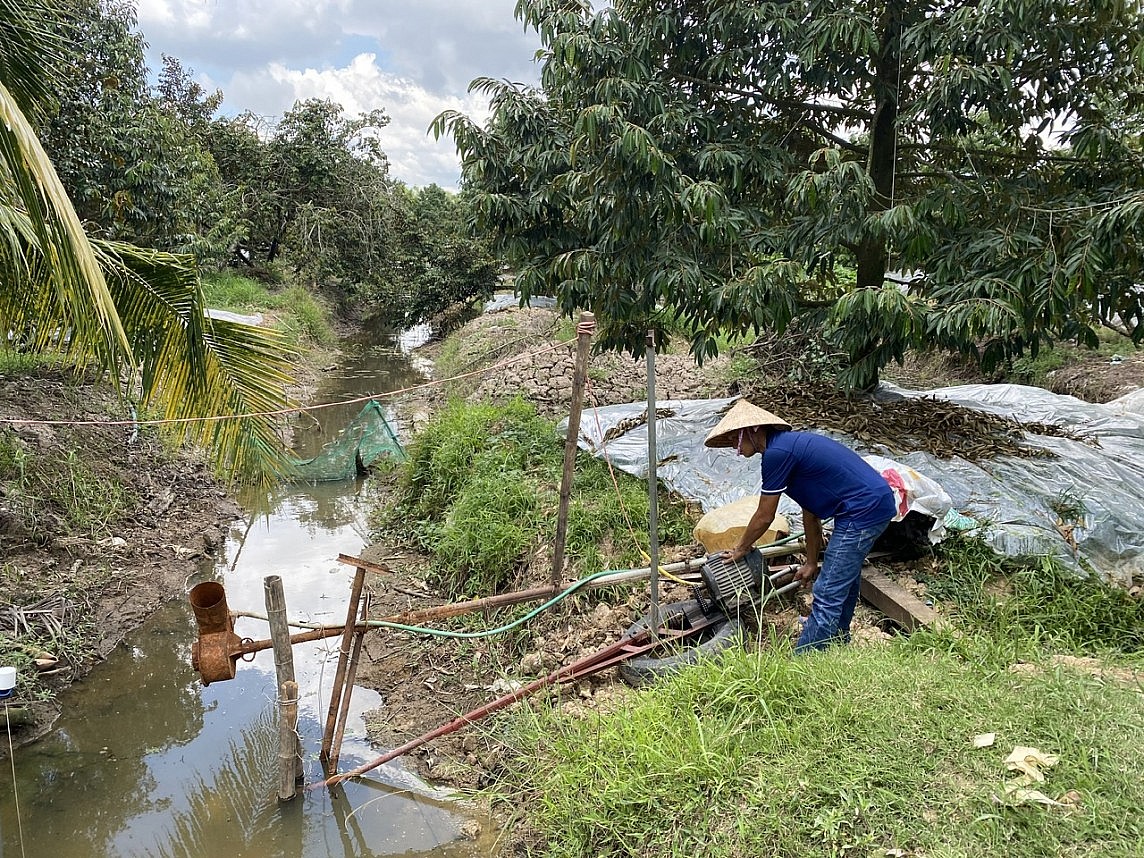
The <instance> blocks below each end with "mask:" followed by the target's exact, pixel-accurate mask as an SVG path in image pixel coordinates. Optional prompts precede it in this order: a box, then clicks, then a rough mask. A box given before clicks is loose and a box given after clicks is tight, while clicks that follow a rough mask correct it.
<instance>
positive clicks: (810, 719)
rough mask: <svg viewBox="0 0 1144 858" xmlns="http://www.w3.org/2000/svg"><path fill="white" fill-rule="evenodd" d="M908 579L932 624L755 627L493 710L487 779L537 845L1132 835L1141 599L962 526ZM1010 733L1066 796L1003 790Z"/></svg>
mask: <svg viewBox="0 0 1144 858" xmlns="http://www.w3.org/2000/svg"><path fill="white" fill-rule="evenodd" d="M928 585H929V592H930V594H931V595H933V596H935V597H937V598H938V599H939V600H940V601H941V603H942V604H941V607H942V609H943V611H944V612H945V613H946V615H947V616H950V617H951V623H952V625H951V626H949V627H947V628H946V629H945V630H941V631H934V632H928V631H927V632H917V633H915V634H914V635H913V636H912V637H909V638H895V639H893V640H892V641H891V642H889V643H888V644H887V645H885V646H876V647H857V646H852V647H835V648H832V649H831V650H828V651H826V652H823V653H815V654H812V655H800V656H794V655H793V654H792V653H791V651H790V646H789V643H787V642H786V641H785V640H783V641H780V642H778V643H776V642H775V641H773V640H772V641H771V643H770V647H769V648H767V647H764V648H762V649H759V650H756V651H750V652H748V651H744V650H740V649H734V650H731V651H729V652H728V653H726V654H724V655H723V656H722V657H721V658H719V659H717V660H714V661H709V662H706V663H704V664H701V665H700V666H699V667H697V668H695V669H690V670H686V671H683V672H681V673H679V674H677V675H675V676H672V677H669V678H667V679H665V680H663V681H661V682H660V683H658V684H656V685H654V686H652V687H651V688H649V689H647V690H645V691H642V692H639V693H635V692H632V693H629V694H626V695H623V696H621V697H619V698H613V699H612V702H611V703H605V704H604V705H603V706H601V708H600V709H599V710H597V711H595V712H590V713H589V714H586V715H585V714H583V713H582V712H581V714H579V715H574V714H569V713H568V712H566V711H565V710H563V709H560V708H555V707H551V706H547V705H546V704H544V703H543V702H540V703H537V704H535V708H533V709H526V710H523V711H521V712H519V713H517V714H516V715H515V716H513V717H512V719H511V720H510V721H507V723H506V721H505V720H504V719H502V721H501V722H500V723H499V724H498V726H497V729H498V731H499V733H498V735H500V736H501V737H502V738H503V740H504V741H506V742H507V744H508V746H509V747H510V749H511V751H510V754H509V756H508V757H507V759H506V762H505V765H504V768H503V769H502V771H501V772H500V773H499V775H498V777H499V781H498V783H497V784H496V785H495V787H494V788H493V790H494V791H495V792H494V795H495V796H498V797H499V799H500V801H501V802H502V803H503V804H504V807H505V808H506V811H507V812H511V813H514V814H515V817H516V818H515V820H514V825H515V826H517V827H518V828H520V829H521V830H523V831H525V832H527V837H526V839H527V840H528V842H531V843H533V844H535V847H534V848H533V849H532V854H537V855H545V856H553V858H555V856H576V855H599V856H637V855H639V856H642V855H656V856H691V855H705V856H728V858H730V856H745V855H778V856H787V855H791V856H794V855H797V856H800V858H850V856H862V858H868V856H885V855H910V856H922V855H924V856H927V858H971V856H972V858H977V856H985V857H986V858H990V856H996V858H1010V856H1012V858H1040V856H1046V855H1053V856H1057V855H1067V856H1093V858H1096V856H1101V858H1104V856H1111V858H1129V856H1135V858H1139V856H1142V855H1144V848H1142V847H1141V843H1144V822H1142V821H1141V818H1140V815H1139V807H1140V805H1141V802H1142V801H1144V754H1141V753H1139V748H1140V746H1141V744H1142V743H1144V685H1142V680H1141V677H1144V603H1142V602H1141V601H1140V600H1139V599H1132V598H1130V597H1129V596H1128V595H1127V594H1125V593H1124V592H1122V591H1120V590H1116V589H1113V588H1109V587H1107V586H1104V585H1102V584H1099V583H1097V582H1095V581H1093V580H1084V581H1078V580H1077V578H1076V576H1075V575H1074V574H1073V573H1071V572H1070V571H1069V570H1066V569H1064V568H1062V567H1061V566H1060V565H1059V564H1057V563H1054V562H1050V561H1047V560H1043V559H1014V558H1005V557H1001V556H999V555H997V554H995V553H993V552H992V551H991V550H990V549H989V547H988V546H987V545H986V544H985V543H984V542H982V541H981V540H978V539H972V538H964V537H960V538H954V539H951V540H948V541H947V542H946V543H943V545H942V547H941V550H940V552H939V556H938V562H937V564H936V567H935V570H934V571H933V572H932V574H931V575H930V576H929V578H928ZM1062 654H1071V655H1078V656H1086V657H1088V660H1086V661H1084V662H1079V661H1075V660H1074V661H1072V662H1070V661H1067V660H1063V661H1062V660H1061V658H1060V656H1061V655H1062ZM1018 661H1021V662H1024V663H1025V664H1023V665H1022V667H1021V669H1014V667H1013V666H1014V664H1015V663H1016V662H1018ZM981 733H995V734H996V736H997V739H996V744H995V745H994V746H992V747H988V748H980V749H979V748H974V747H973V745H972V741H971V740H972V737H973V736H975V735H977V734H981ZM1016 746H1026V747H1034V748H1038V749H1040V750H1041V751H1044V752H1045V753H1048V754H1052V755H1055V756H1057V757H1059V760H1060V762H1059V763H1058V765H1056V766H1055V767H1053V768H1051V769H1050V770H1049V771H1048V772H1047V777H1046V781H1045V783H1044V784H1039V785H1034V786H1035V787H1036V788H1037V789H1039V790H1040V792H1042V793H1044V794H1045V795H1047V796H1048V797H1050V798H1053V799H1060V798H1062V797H1065V796H1066V794H1069V793H1070V792H1072V793H1075V795H1077V796H1079V803H1077V804H1076V805H1075V806H1074V807H1067V808H1066V807H1045V806H1041V805H1037V804H1031V803H1020V802H1017V801H1015V800H1013V799H1012V798H1010V797H1008V796H1007V795H1006V791H1005V788H1006V785H1007V784H1009V783H1010V782H1011V781H1012V775H1011V774H1010V773H1009V772H1008V771H1007V769H1006V767H1005V765H1004V762H1003V761H1004V758H1005V757H1006V756H1007V755H1008V754H1009V753H1010V752H1011V751H1012V750H1013V748H1014V747H1016ZM894 850H900V851H897V852H895V851H894Z"/></svg>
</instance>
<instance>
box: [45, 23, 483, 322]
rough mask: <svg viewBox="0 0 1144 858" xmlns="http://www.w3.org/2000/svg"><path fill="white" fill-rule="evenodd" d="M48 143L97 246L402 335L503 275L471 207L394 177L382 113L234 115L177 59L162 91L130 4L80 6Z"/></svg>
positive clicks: (168, 65)
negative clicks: (379, 320)
mask: <svg viewBox="0 0 1144 858" xmlns="http://www.w3.org/2000/svg"><path fill="white" fill-rule="evenodd" d="M66 6H67V7H68V11H69V13H70V14H69V15H68V16H67V17H66V18H64V19H62V20H60V21H57V22H55V23H54V24H53V26H55V27H59V28H63V29H64V30H66V31H67V32H66V33H65V34H64V35H65V36H66V38H63V39H61V40H60V41H59V44H64V45H68V46H70V47H69V48H68V49H66V50H67V51H70V53H68V54H67V55H66V56H61V57H55V58H52V59H53V62H58V63H62V64H64V65H65V66H66V67H67V73H66V74H64V75H60V76H57V77H56V78H55V80H56V81H57V83H55V85H54V91H53V92H52V94H51V95H52V98H51V99H50V101H51V103H52V108H51V109H50V110H48V111H46V112H45V114H44V116H43V117H42V118H41V119H40V121H39V123H38V125H37V131H38V132H39V137H40V139H41V141H42V142H43V145H44V148H45V150H46V151H47V153H48V155H49V157H50V158H51V160H52V162H53V164H54V165H55V168H56V171H57V173H58V174H59V176H60V179H61V181H62V182H63V185H64V187H65V189H66V190H67V192H68V194H69V196H70V197H71V199H72V201H73V203H74V205H75V208H76V211H77V213H78V214H79V216H80V218H81V220H82V221H83V223H84V225H85V228H86V229H87V231H88V233H89V234H90V235H92V236H93V237H97V238H101V239H108V240H114V241H121V242H129V243H131V244H133V245H136V246H139V247H144V248H152V249H155V250H159V251H167V252H174V253H179V254H190V255H191V256H193V257H194V259H195V260H196V262H197V264H198V266H199V268H200V270H203V271H209V270H212V269H218V268H222V267H226V266H234V267H237V268H240V269H243V270H245V271H247V272H249V273H251V274H254V275H256V276H261V277H266V278H272V279H273V278H280V277H282V276H288V277H290V278H292V279H295V280H298V281H301V282H302V283H304V284H306V285H308V286H310V287H312V288H314V289H315V290H317V291H320V292H323V293H325V294H326V295H327V297H330V298H332V299H334V300H335V301H336V302H337V303H339V304H340V305H342V306H343V307H346V308H352V309H353V310H354V311H355V312H360V313H361V314H362V315H377V314H381V315H383V316H385V317H386V318H387V319H388V320H389V321H391V322H393V323H394V324H409V323H413V322H418V321H422V320H425V319H427V318H430V317H432V316H433V315H434V314H435V313H437V312H440V311H441V310H442V309H444V308H445V307H446V306H448V305H449V304H450V303H452V302H455V301H457V300H461V299H464V298H468V297H474V296H480V295H484V294H488V293H490V292H491V291H492V288H493V285H494V283H495V281H496V274H497V270H498V265H497V263H496V260H495V259H494V257H493V255H492V253H491V251H490V247H489V245H488V243H487V242H485V241H483V240H481V239H480V238H479V237H477V236H476V235H475V233H474V232H473V230H472V228H471V227H470V221H471V218H470V213H471V211H472V204H471V202H470V200H469V198H468V197H467V196H466V195H464V194H455V193H450V192H447V191H444V190H442V189H441V188H439V187H437V186H435V185H431V186H429V187H427V188H410V187H406V186H405V185H403V184H402V183H401V182H398V181H395V180H394V179H393V178H391V177H390V175H389V169H388V167H389V165H388V159H387V158H386V155H385V152H384V151H383V149H382V142H381V137H380V136H379V134H378V132H379V131H382V129H384V127H385V126H386V125H387V124H388V122H389V118H388V117H387V116H386V115H385V113H384V112H383V111H382V110H381V109H377V110H373V111H370V112H368V113H364V114H362V115H360V116H355V117H351V116H347V115H346V113H345V111H344V110H343V109H342V108H341V107H340V106H338V105H336V104H334V103H332V102H330V101H321V100H316V99H311V100H307V101H300V102H297V103H296V104H295V105H294V107H293V109H291V110H290V111H289V112H287V113H286V114H285V115H284V116H282V117H280V118H277V119H267V118H264V117H259V116H256V115H254V114H252V113H249V112H247V113H243V114H241V115H239V116H236V117H227V116H224V115H221V114H220V112H219V109H220V106H221V105H222V102H223V93H222V92H220V91H215V92H207V91H206V90H205V89H204V88H203V87H202V86H201V85H200V84H199V83H198V82H196V81H195V79H194V76H193V72H192V70H190V69H188V68H187V67H185V66H184V65H183V64H182V63H181V62H180V61H179V60H178V59H177V58H175V57H171V56H164V57H163V66H162V68H161V69H159V70H157V76H156V82H155V83H154V85H152V83H151V81H150V80H149V70H148V68H147V65H146V61H145V48H146V42H145V37H144V34H142V33H141V32H140V31H139V29H138V26H137V19H136V13H135V8H134V3H132V2H130V0H69V2H68V3H67V4H66Z"/></svg>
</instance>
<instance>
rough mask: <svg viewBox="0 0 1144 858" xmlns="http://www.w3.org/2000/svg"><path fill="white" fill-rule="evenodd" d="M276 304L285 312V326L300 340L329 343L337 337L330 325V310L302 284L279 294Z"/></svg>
mask: <svg viewBox="0 0 1144 858" xmlns="http://www.w3.org/2000/svg"><path fill="white" fill-rule="evenodd" d="M274 306H275V307H276V308H277V309H279V310H280V311H281V312H282V314H283V321H282V324H283V327H284V328H285V329H286V330H287V331H289V332H290V333H291V334H293V335H294V336H295V337H297V339H298V340H301V341H304V342H308V343H312V344H317V345H329V344H331V343H333V342H334V341H335V340H336V339H337V338H336V337H335V336H334V332H333V329H332V328H331V327H330V311H329V310H328V309H326V307H325V306H324V305H323V304H322V303H321V301H319V300H318V298H317V297H316V296H315V295H314V294H313V293H312V292H310V291H308V290H307V289H305V288H303V287H301V286H291V287H290V288H289V289H286V290H285V291H283V292H282V293H280V295H279V296H278V300H277V301H275V304H274Z"/></svg>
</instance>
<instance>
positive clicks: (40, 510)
mask: <svg viewBox="0 0 1144 858" xmlns="http://www.w3.org/2000/svg"><path fill="white" fill-rule="evenodd" d="M0 494H2V496H3V497H4V498H5V506H6V507H7V513H8V515H9V516H10V518H11V520H12V522H14V523H15V524H16V525H17V527H18V529H19V530H21V531H23V533H24V535H25V536H26V538H28V539H31V540H33V541H39V540H41V539H46V538H47V537H48V536H49V535H53V534H54V535H64V536H68V535H80V536H104V535H107V534H109V533H110V532H111V530H112V528H113V527H114V525H115V524H116V523H117V522H118V521H119V520H120V519H121V518H122V517H123V515H124V514H126V513H127V512H128V511H129V510H131V509H132V508H134V506H135V504H136V502H137V501H136V498H135V497H134V496H133V495H132V494H131V493H130V492H128V491H127V490H126V489H125V488H123V486H122V485H120V484H119V483H118V482H117V481H116V480H115V479H113V478H111V477H110V476H108V475H106V474H104V473H102V472H101V471H100V470H98V464H90V463H88V462H87V461H86V460H85V459H84V458H83V457H82V456H81V455H80V453H79V452H78V451H77V450H74V449H73V450H68V451H67V452H66V453H65V454H64V455H63V456H62V457H60V456H54V455H53V456H52V457H50V458H42V457H39V456H37V455H36V454H35V453H34V452H33V451H31V450H30V449H29V448H28V447H27V445H25V444H24V443H23V441H21V439H20V438H19V436H18V435H17V434H16V433H15V432H13V431H11V430H0Z"/></svg>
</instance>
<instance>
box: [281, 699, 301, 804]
mask: <svg viewBox="0 0 1144 858" xmlns="http://www.w3.org/2000/svg"><path fill="white" fill-rule="evenodd" d="M278 694H279V697H278V800H279V801H290V800H291V799H292V798H294V796H295V795H296V794H297V789H298V788H297V784H298V781H299V779H300V778H299V775H300V774H301V771H300V767H299V763H300V762H301V761H300V760H299V758H298V754H297V752H296V748H297V742H298V683H297V682H293V681H287V682H283V683H282V684H281V685H280V686H279V687H278Z"/></svg>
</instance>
